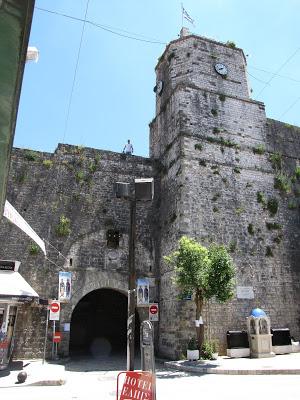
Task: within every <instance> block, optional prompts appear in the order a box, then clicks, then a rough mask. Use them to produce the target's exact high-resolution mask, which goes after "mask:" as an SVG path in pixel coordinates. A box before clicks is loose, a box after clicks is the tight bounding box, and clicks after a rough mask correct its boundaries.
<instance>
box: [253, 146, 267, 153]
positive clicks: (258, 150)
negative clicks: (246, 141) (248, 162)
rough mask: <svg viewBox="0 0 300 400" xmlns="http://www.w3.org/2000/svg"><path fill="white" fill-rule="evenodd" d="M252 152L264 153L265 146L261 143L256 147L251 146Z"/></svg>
mask: <svg viewBox="0 0 300 400" xmlns="http://www.w3.org/2000/svg"><path fill="white" fill-rule="evenodd" d="M252 150H253V153H254V154H264V153H265V151H266V150H265V146H264V145H263V144H259V145H258V146H256V147H253V149H252Z"/></svg>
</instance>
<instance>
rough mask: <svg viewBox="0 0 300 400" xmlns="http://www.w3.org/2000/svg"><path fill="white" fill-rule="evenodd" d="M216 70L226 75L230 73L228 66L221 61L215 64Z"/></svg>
mask: <svg viewBox="0 0 300 400" xmlns="http://www.w3.org/2000/svg"><path fill="white" fill-rule="evenodd" d="M215 70H216V71H217V73H218V74H220V75H222V76H226V75H227V74H228V70H227V67H226V66H225V65H224V64H221V63H217V64H215Z"/></svg>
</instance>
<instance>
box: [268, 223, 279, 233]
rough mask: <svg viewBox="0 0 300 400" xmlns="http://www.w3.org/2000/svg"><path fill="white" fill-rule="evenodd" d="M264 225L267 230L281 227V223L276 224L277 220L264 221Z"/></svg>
mask: <svg viewBox="0 0 300 400" xmlns="http://www.w3.org/2000/svg"><path fill="white" fill-rule="evenodd" d="M266 227H267V228H268V230H269V231H275V230H279V229H282V225H281V224H278V222H266Z"/></svg>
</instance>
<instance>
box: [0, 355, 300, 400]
mask: <svg viewBox="0 0 300 400" xmlns="http://www.w3.org/2000/svg"><path fill="white" fill-rule="evenodd" d="M121 364H123V361H122V363H121ZM116 366H118V363H117V362H116V361H113V360H112V361H110V362H108V363H107V362H105V363H103V364H102V366H101V367H100V368H101V369H102V370H100V371H95V369H96V368H99V363H96V362H92V361H77V362H69V363H68V364H67V365H66V384H65V385H63V386H47V387H37V386H31V387H30V386H27V387H22V386H21V385H15V384H14V383H13V386H12V387H9V388H1V390H0V393H1V398H3V399H5V400H18V399H20V400H50V399H51V400H53V399H55V400H72V399H76V400H96V399H97V400H99V399H101V400H112V399H115V398H116V377H117V374H118V371H116V370H113V371H112V370H108V369H109V368H115V367H116ZM121 367H122V365H121ZM120 369H121V368H120ZM299 393H300V379H299V376H298V375H213V374H207V375H195V374H192V373H186V372H182V371H181V372H179V371H174V370H170V369H164V368H162V367H161V366H160V365H159V366H158V371H157V399H158V400H168V399H172V400H179V399H180V400H182V399H184V398H189V399H192V398H199V399H200V398H202V399H203V398H205V400H215V399H222V400H227V399H228V400H229V399H230V400H240V399H243V400H250V399H251V400H253V398H256V399H259V400H262V399H264V398H271V399H272V400H282V399H284V400H296V399H297V400H298V399H299Z"/></svg>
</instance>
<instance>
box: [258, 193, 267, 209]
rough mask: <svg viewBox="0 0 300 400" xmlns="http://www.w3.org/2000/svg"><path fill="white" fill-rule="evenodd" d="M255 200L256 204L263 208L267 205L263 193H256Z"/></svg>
mask: <svg viewBox="0 0 300 400" xmlns="http://www.w3.org/2000/svg"><path fill="white" fill-rule="evenodd" d="M256 199H257V202H258V203H261V204H262V205H263V206H265V205H266V204H267V199H266V197H265V195H264V193H262V192H257V193H256Z"/></svg>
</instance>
